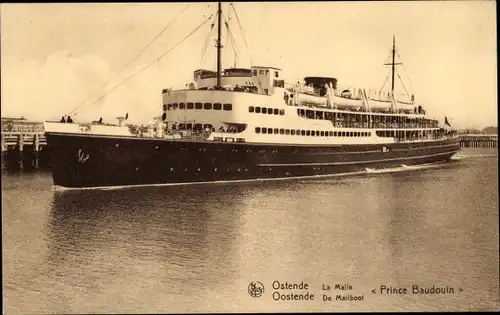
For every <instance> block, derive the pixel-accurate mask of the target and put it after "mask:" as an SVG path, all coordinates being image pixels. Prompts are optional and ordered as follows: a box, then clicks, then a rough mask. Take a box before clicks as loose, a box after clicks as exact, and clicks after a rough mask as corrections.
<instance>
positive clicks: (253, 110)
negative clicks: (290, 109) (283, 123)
mask: <svg viewBox="0 0 500 315" xmlns="http://www.w3.org/2000/svg"><path fill="white" fill-rule="evenodd" d="M248 111H249V112H250V113H257V114H261V113H262V114H269V115H273V114H274V115H281V116H283V115H285V110H284V109H277V108H267V107H259V106H255V107H254V106H250V107H248Z"/></svg>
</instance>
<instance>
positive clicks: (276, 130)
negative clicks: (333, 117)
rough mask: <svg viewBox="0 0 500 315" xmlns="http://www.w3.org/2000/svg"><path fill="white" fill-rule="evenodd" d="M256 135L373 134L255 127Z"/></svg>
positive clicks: (361, 135) (321, 135)
mask: <svg viewBox="0 0 500 315" xmlns="http://www.w3.org/2000/svg"><path fill="white" fill-rule="evenodd" d="M255 133H263V134H275V135H278V134H279V135H292V136H317V137H371V135H372V133H371V132H366V131H319V130H296V129H283V128H281V129H279V128H265V127H262V128H261V127H255Z"/></svg>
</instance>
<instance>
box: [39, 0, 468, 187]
mask: <svg viewBox="0 0 500 315" xmlns="http://www.w3.org/2000/svg"><path fill="white" fill-rule="evenodd" d="M215 17H216V21H217V25H218V36H217V40H216V48H217V69H216V71H211V70H206V69H199V70H196V71H194V74H193V80H192V82H190V83H188V84H187V85H186V88H183V89H177V90H174V89H164V90H163V91H161V93H162V100H163V104H161V105H162V106H161V107H160V106H159V108H158V109H159V111H158V116H157V117H155V122H154V124H150V125H147V126H141V127H137V126H132V125H128V124H126V122H127V117H126V116H124V117H118V118H117V119H118V123H117V124H115V125H111V124H103V123H102V122H100V121H99V122H93V123H77V122H71V123H68V122H65V121H61V122H49V121H46V122H44V128H45V132H46V138H47V142H48V146H49V148H50V153H51V167H52V173H53V181H54V185H55V186H56V187H64V188H92V187H93V188H96V187H105V188H106V187H108V188H109V187H111V186H118V187H121V186H145V185H146V186H149V185H166V184H183V183H203V182H218V181H234V180H258V179H283V178H300V177H318V176H329V175H333V174H339V173H350V172H359V171H364V170H366V169H382V168H393V167H399V166H402V165H408V166H409V165H419V164H427V163H436V162H442V161H446V160H448V159H450V158H451V157H452V156H453V155H454V154H455V153H457V152H458V151H459V150H460V146H459V138H458V135H457V132H456V131H455V130H452V129H451V128H449V122H448V121H446V122H445V123H446V125H448V127H447V126H446V125H445V124H440V123H439V121H438V120H435V119H431V118H429V117H427V116H426V112H425V110H424V108H423V107H422V106H421V105H417V104H416V103H415V101H414V98H413V97H412V98H411V99H410V100H407V101H403V100H400V99H397V97H396V93H395V91H394V75H395V66H396V65H397V64H398V63H397V62H396V61H395V52H396V47H395V38H394V37H393V45H392V62H391V63H390V64H389V65H391V66H392V82H391V87H392V89H391V90H390V91H389V92H387V93H381V92H379V93H375V92H373V91H372V92H370V91H367V90H365V89H353V88H351V89H341V88H338V87H337V83H338V82H337V79H336V78H334V77H318V76H308V77H305V78H304V80H303V81H302V82H297V83H294V84H291V85H285V80H284V79H283V78H282V70H281V69H278V68H276V67H269V66H251V67H249V68H229V69H223V68H222V59H221V49H222V45H221V28H222V8H221V3H220V2H219V4H218V10H217V14H216V15H215ZM214 24H215V22H214ZM212 26H213V25H212ZM159 92H160V91H159ZM127 116H128V114H127Z"/></svg>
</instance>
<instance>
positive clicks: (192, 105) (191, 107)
mask: <svg viewBox="0 0 500 315" xmlns="http://www.w3.org/2000/svg"><path fill="white" fill-rule="evenodd" d="M186 108H187V109H193V108H194V104H193V103H187V106H186Z"/></svg>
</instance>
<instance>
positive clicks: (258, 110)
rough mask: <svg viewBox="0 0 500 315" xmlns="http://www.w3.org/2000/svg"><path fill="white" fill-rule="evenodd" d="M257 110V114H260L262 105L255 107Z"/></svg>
mask: <svg viewBox="0 0 500 315" xmlns="http://www.w3.org/2000/svg"><path fill="white" fill-rule="evenodd" d="M255 112H256V113H257V114H259V113H260V107H258V106H257V107H255Z"/></svg>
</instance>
